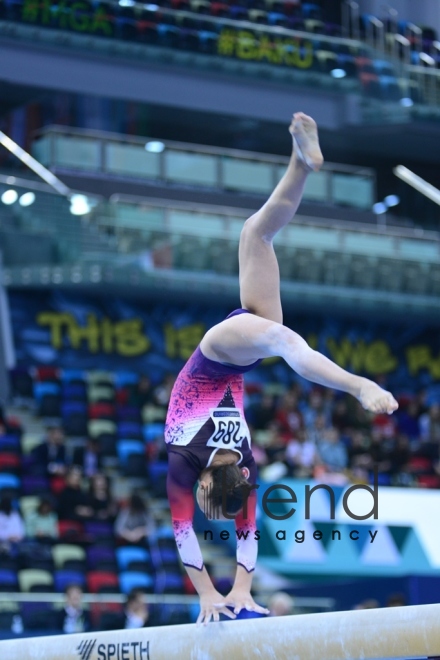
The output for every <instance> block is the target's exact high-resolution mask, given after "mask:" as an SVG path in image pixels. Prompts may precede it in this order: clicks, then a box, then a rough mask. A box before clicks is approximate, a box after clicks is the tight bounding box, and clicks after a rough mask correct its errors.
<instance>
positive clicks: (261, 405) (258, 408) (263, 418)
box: [248, 394, 275, 431]
mask: <svg viewBox="0 0 440 660" xmlns="http://www.w3.org/2000/svg"><path fill="white" fill-rule="evenodd" d="M274 414H275V402H274V397H273V396H272V395H271V394H263V396H262V397H261V400H260V401H258V402H257V403H254V404H252V405H251V406H250V407H249V412H248V418H249V420H251V422H252V424H253V426H254V427H255V428H256V429H257V430H258V431H264V430H265V429H267V427H268V426H269V424H270V422H271V421H272V420H273V418H274Z"/></svg>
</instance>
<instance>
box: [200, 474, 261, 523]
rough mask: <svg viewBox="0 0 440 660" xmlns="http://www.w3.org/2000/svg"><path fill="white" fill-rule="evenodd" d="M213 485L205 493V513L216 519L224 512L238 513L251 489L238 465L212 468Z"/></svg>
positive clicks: (231, 514) (208, 516) (232, 514)
mask: <svg viewBox="0 0 440 660" xmlns="http://www.w3.org/2000/svg"><path fill="white" fill-rule="evenodd" d="M210 473H211V476H212V485H211V486H210V487H209V488H208V489H206V491H205V493H206V495H205V514H206V517H207V518H209V519H214V520H215V519H216V518H218V517H219V516H220V513H221V512H222V506H223V508H224V510H225V512H226V513H227V514H228V515H230V516H234V515H236V514H237V513H238V512H239V511H240V510H241V509H242V508H243V505H244V503H245V501H246V499H247V497H248V496H249V493H250V491H251V488H252V486H251V484H250V483H249V481H248V480H247V479H246V478H245V477H244V476H243V474H242V472H241V470H240V468H239V467H238V465H221V466H219V467H214V468H210Z"/></svg>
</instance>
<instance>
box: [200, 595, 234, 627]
mask: <svg viewBox="0 0 440 660" xmlns="http://www.w3.org/2000/svg"><path fill="white" fill-rule="evenodd" d="M220 614H224V615H225V616H227V617H229V618H230V619H235V618H236V617H235V614H234V613H233V612H231V610H229V609H228V608H227V607H226V599H225V598H224V597H223V596H222V595H221V594H220V593H219V592H218V591H216V589H210V590H209V591H207V592H206V593H203V594H200V614H199V616H198V619H197V625H199V624H200V623H203V625H205V626H206V624H207V623H209V622H210V621H211V619H212V620H213V621H220Z"/></svg>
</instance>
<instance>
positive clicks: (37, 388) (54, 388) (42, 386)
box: [34, 382, 60, 403]
mask: <svg viewBox="0 0 440 660" xmlns="http://www.w3.org/2000/svg"><path fill="white" fill-rule="evenodd" d="M59 393H60V386H59V385H58V384H57V383H47V382H42V383H35V384H34V396H35V399H36V400H37V403H40V402H41V400H42V398H43V396H45V395H47V394H52V395H59Z"/></svg>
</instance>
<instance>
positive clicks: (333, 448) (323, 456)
mask: <svg viewBox="0 0 440 660" xmlns="http://www.w3.org/2000/svg"><path fill="white" fill-rule="evenodd" d="M317 449H318V454H319V458H320V460H321V461H322V463H323V465H324V467H325V469H326V471H327V472H343V471H344V470H345V469H346V468H347V465H348V456H347V449H346V447H345V445H344V443H343V442H342V441H341V439H340V437H339V433H338V432H337V430H336V429H335V428H329V429H327V431H326V432H325V434H324V436H323V438H322V440H321V441H320V442H319V443H318V445H317Z"/></svg>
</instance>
